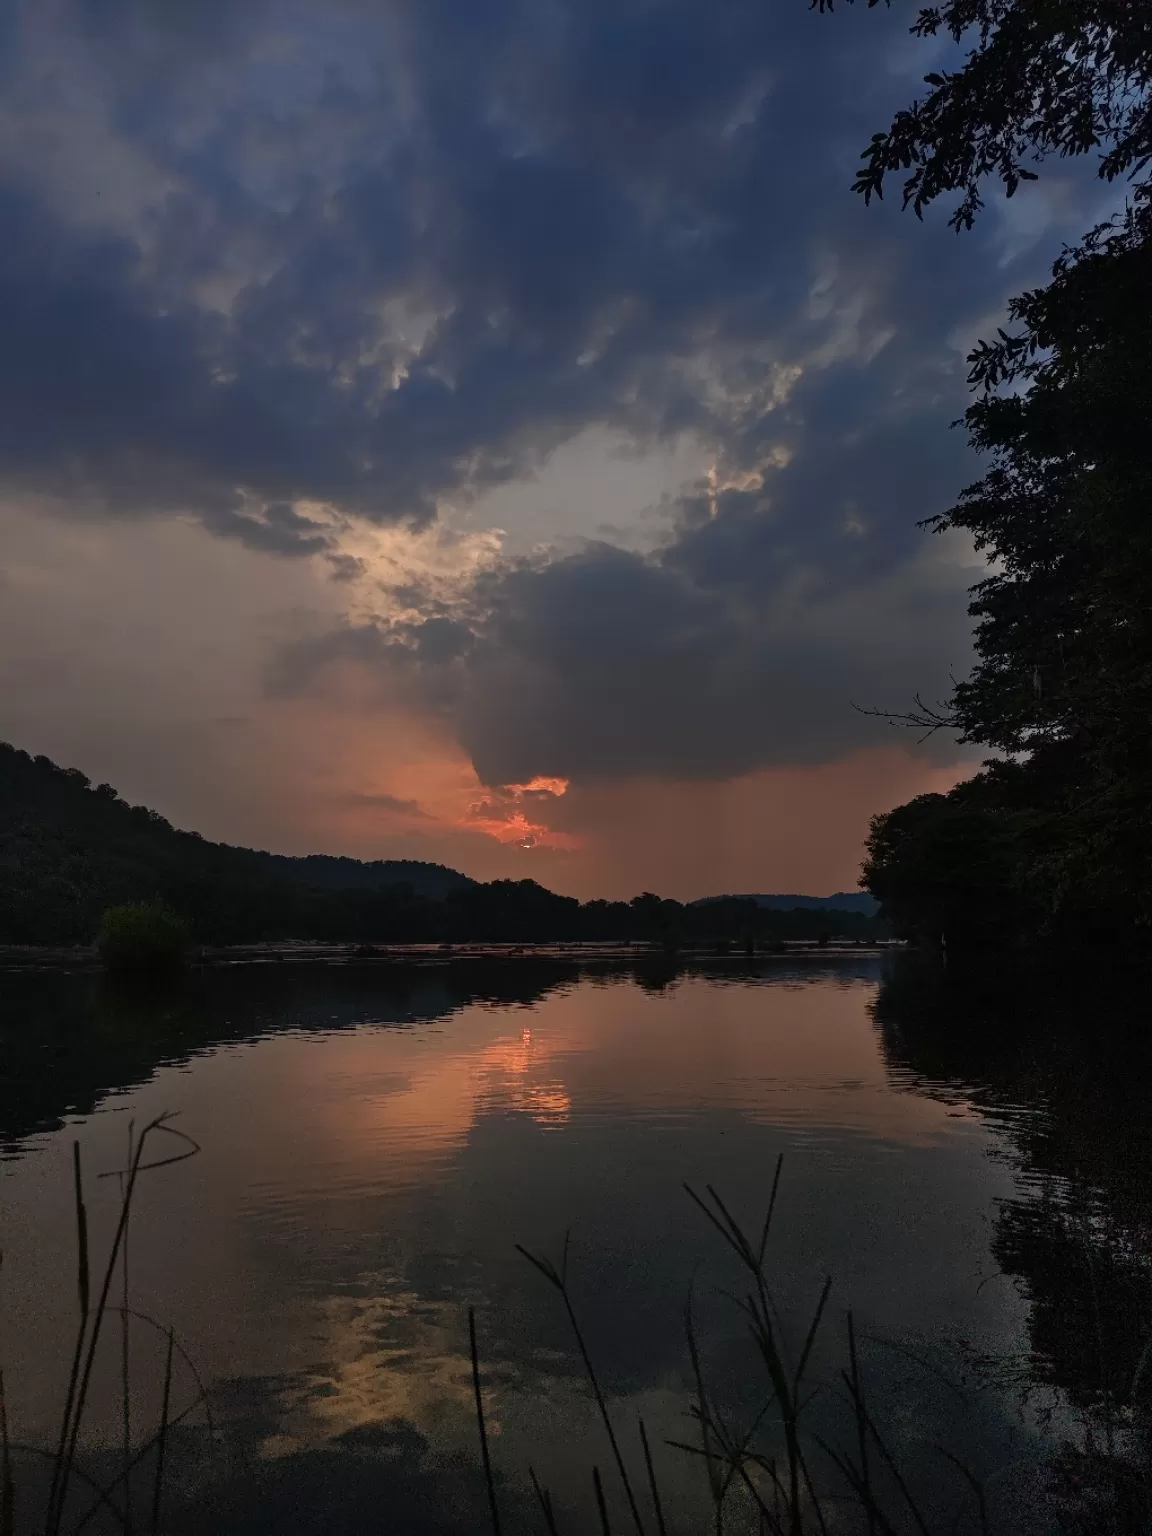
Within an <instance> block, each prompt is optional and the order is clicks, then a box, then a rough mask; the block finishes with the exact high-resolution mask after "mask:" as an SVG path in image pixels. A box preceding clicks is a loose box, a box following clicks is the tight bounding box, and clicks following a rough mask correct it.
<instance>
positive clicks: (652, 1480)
mask: <svg viewBox="0 0 1152 1536" xmlns="http://www.w3.org/2000/svg"><path fill="white" fill-rule="evenodd" d="M640 1444H641V1445H642V1446H643V1447H644V1467H645V1470H646V1471H647V1473H648V1491H649V1493H650V1494H651V1495H652V1508H653V1510H654V1511H655V1514H656V1530H657V1531H658V1533H659V1536H668V1531H667V1527H666V1526H665V1524H664V1506H663V1504H662V1503H661V1500H660V1485H659V1484H658V1483H657V1481H656V1469H655V1467H654V1466H653V1465H652V1447H651V1446H650V1445H649V1444H648V1431H647V1430H646V1429H645V1427H644V1420H643V1418H641V1420H640Z"/></svg>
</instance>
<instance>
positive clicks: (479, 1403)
mask: <svg viewBox="0 0 1152 1536" xmlns="http://www.w3.org/2000/svg"><path fill="white" fill-rule="evenodd" d="M468 1344H469V1348H470V1350H471V1354H472V1391H473V1393H474V1395H475V1398H476V1424H477V1426H478V1428H479V1430H480V1460H481V1461H482V1462H483V1465H484V1485H485V1487H486V1488H487V1490H488V1512H489V1515H490V1516H491V1519H492V1531H493V1536H500V1508H499V1505H498V1504H497V1502H496V1480H495V1478H494V1477H493V1476H492V1458H491V1456H490V1455H489V1454H488V1429H487V1426H486V1425H485V1423H484V1394H483V1392H482V1391H481V1388H480V1351H479V1350H478V1349H477V1347H476V1308H475V1307H469V1308H468Z"/></svg>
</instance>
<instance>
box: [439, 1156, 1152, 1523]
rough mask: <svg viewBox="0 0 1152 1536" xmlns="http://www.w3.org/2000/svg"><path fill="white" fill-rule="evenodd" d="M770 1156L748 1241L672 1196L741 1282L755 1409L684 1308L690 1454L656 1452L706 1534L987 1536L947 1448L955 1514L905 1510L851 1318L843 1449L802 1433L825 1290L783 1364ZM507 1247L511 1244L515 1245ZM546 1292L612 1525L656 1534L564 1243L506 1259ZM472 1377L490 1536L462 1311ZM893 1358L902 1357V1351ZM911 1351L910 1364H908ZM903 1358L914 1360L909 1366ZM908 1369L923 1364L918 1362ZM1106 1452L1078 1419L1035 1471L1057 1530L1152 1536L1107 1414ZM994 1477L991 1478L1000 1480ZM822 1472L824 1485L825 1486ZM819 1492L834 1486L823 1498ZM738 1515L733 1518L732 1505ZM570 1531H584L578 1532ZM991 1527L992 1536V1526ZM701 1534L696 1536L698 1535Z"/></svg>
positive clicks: (717, 1211) (535, 1483) (649, 1495)
mask: <svg viewBox="0 0 1152 1536" xmlns="http://www.w3.org/2000/svg"><path fill="white" fill-rule="evenodd" d="M782 1166H783V1157H782V1155H781V1157H780V1158H778V1159H777V1163H776V1170H775V1175H774V1178H773V1181H772V1190H771V1195H770V1197H769V1201H768V1209H767V1212H766V1215H765V1218H764V1221H763V1223H762V1224H761V1226H760V1229H759V1231H758V1232H757V1233H756V1234H755V1235H754V1236H752V1235H749V1234H748V1233H747V1232H746V1231H745V1229H744V1228H743V1227H742V1226H741V1225H740V1223H739V1222H738V1221H737V1220H736V1219H735V1217H734V1216H733V1215H732V1213H731V1211H730V1210H729V1209H728V1207H727V1206H726V1205H725V1203H724V1201H723V1199H722V1198H721V1196H720V1195H719V1194H718V1193H717V1191H716V1190H715V1189H714V1188H713V1187H712V1186H711V1185H708V1186H706V1187H705V1192H704V1194H700V1193H698V1192H697V1191H696V1190H695V1189H693V1188H692V1187H691V1186H689V1185H687V1184H686V1185H685V1186H684V1188H685V1191H686V1193H687V1195H688V1197H689V1198H690V1199H691V1200H692V1201H693V1203H694V1204H695V1205H696V1207H697V1209H698V1210H699V1211H700V1212H701V1214H702V1215H703V1216H704V1218H705V1219H706V1220H707V1221H708V1222H709V1223H710V1225H711V1226H712V1228H713V1229H714V1230H715V1232H716V1233H717V1234H718V1235H719V1237H720V1239H721V1240H722V1242H723V1244H724V1245H725V1247H726V1248H727V1249H728V1250H729V1251H730V1252H731V1253H732V1254H733V1255H734V1256H735V1257H736V1259H737V1261H738V1263H739V1266H740V1268H741V1270H742V1272H743V1275H744V1279H745V1287H746V1288H745V1290H744V1293H743V1294H742V1295H737V1296H735V1297H733V1298H731V1299H732V1300H733V1301H734V1302H735V1305H736V1306H737V1307H738V1309H739V1310H740V1312H741V1313H742V1314H743V1316H744V1319H745V1321H746V1324H747V1329H748V1337H749V1339H750V1342H751V1344H752V1346H753V1356H754V1359H755V1362H756V1364H757V1366H758V1367H759V1369H760V1370H761V1371H762V1373H763V1392H762V1394H761V1405H760V1407H759V1409H758V1410H757V1411H756V1412H755V1413H754V1414H752V1416H751V1417H750V1418H749V1419H748V1420H747V1422H745V1423H744V1424H742V1425H737V1424H735V1423H733V1422H732V1421H731V1420H730V1418H729V1417H728V1416H727V1415H726V1414H725V1412H724V1411H723V1410H722V1409H721V1407H720V1406H719V1403H718V1401H717V1396H716V1394H715V1393H714V1392H713V1391H712V1390H711V1388H710V1387H709V1385H708V1382H707V1380H706V1376H705V1372H704V1369H703V1366H702V1360H701V1350H700V1346H699V1341H698V1339H697V1333H696V1326H695V1322H694V1318H693V1309H692V1304H691V1300H689V1302H688V1304H687V1306H686V1307H685V1312H684V1330H685V1341H686V1346H687V1352H688V1358H689V1361H690V1363H691V1370H692V1378H693V1385H694V1395H693V1397H692V1400H691V1402H690V1404H689V1415H690V1417H691V1419H692V1421H693V1423H694V1425H695V1430H696V1435H697V1440H696V1443H695V1444H693V1443H689V1442H688V1441H683V1440H668V1441H667V1442H666V1444H667V1445H669V1446H670V1447H672V1448H674V1449H676V1450H678V1451H680V1452H681V1453H683V1454H685V1455H687V1456H689V1457H691V1458H693V1460H694V1461H695V1462H696V1463H697V1464H698V1465H699V1466H700V1467H701V1469H702V1473H703V1476H704V1478H705V1482H706V1487H707V1492H708V1500H707V1502H708V1503H709V1504H710V1506H711V1512H712V1513H711V1525H710V1533H711V1536H724V1533H725V1531H726V1530H734V1529H735V1528H736V1527H738V1528H739V1529H740V1530H741V1531H749V1530H752V1531H755V1532H756V1533H757V1536H832V1533H833V1532H844V1531H852V1532H861V1533H867V1536H903V1533H904V1532H906V1531H908V1532H915V1533H917V1536H944V1533H945V1532H950V1533H951V1532H955V1531H956V1530H957V1529H958V1527H959V1525H960V1522H961V1520H962V1519H964V1518H965V1516H967V1528H968V1529H969V1530H971V1529H973V1528H974V1529H975V1530H977V1531H979V1532H981V1533H983V1536H988V1533H989V1532H990V1531H991V1529H992V1527H991V1524H990V1502H989V1497H988V1490H987V1488H986V1486H985V1485H984V1484H983V1483H982V1482H981V1480H980V1479H979V1478H978V1477H977V1476H976V1475H975V1474H974V1473H973V1472H972V1471H971V1469H970V1468H969V1467H968V1466H966V1465H965V1463H964V1462H963V1461H962V1460H961V1459H960V1458H959V1457H958V1456H957V1455H956V1454H955V1453H954V1452H953V1451H952V1450H950V1449H949V1448H948V1447H947V1446H945V1445H940V1444H933V1445H931V1447H930V1449H931V1451H932V1452H933V1453H934V1455H935V1456H936V1457H937V1458H938V1461H939V1469H940V1474H941V1481H940V1483H938V1485H937V1486H938V1488H940V1487H942V1484H943V1483H944V1482H945V1481H947V1480H948V1479H951V1481H952V1483H953V1485H954V1489H955V1492H956V1495H957V1496H958V1497H957V1498H956V1499H955V1500H954V1508H953V1510H952V1512H951V1515H950V1517H949V1518H948V1519H947V1521H946V1522H945V1523H944V1524H939V1525H935V1526H933V1524H932V1523H931V1519H932V1517H931V1516H930V1514H929V1512H928V1511H927V1510H925V1509H924V1508H923V1507H922V1506H921V1504H920V1503H919V1502H918V1500H917V1497H916V1495H915V1494H914V1492H913V1489H912V1486H911V1483H910V1479H909V1477H908V1476H907V1475H906V1473H905V1470H904V1468H902V1466H901V1465H900V1461H899V1459H898V1457H897V1455H896V1453H895V1452H894V1450H893V1448H892V1445H891V1443H890V1440H889V1438H887V1437H886V1436H885V1435H884V1434H883V1433H882V1432H881V1429H880V1427H879V1426H878V1424H877V1422H876V1417H875V1415H874V1412H873V1409H872V1407H871V1406H870V1404H869V1402H868V1400H867V1396H866V1393H865V1391H864V1387H863V1383H862V1376H861V1370H860V1361H859V1350H858V1338H857V1329H856V1324H855V1320H854V1317H853V1314H852V1312H851V1311H848V1312H847V1313H846V1315H845V1319H844V1340H843V1344H844V1350H843V1355H842V1359H843V1361H844V1364H843V1365H842V1367H841V1369H840V1370H839V1372H838V1376H837V1380H836V1383H835V1385H834V1386H833V1387H832V1391H833V1393H834V1394H835V1395H836V1396H837V1397H838V1398H839V1400H840V1402H841V1403H842V1405H843V1406H844V1407H845V1408H846V1409H847V1414H848V1422H849V1423H850V1425H851V1433H850V1436H849V1438H850V1441H851V1443H850V1445H847V1446H846V1445H842V1444H833V1443H832V1442H831V1441H830V1440H829V1439H828V1438H827V1437H826V1436H824V1435H822V1434H819V1433H817V1432H816V1431H815V1430H809V1429H808V1428H807V1422H806V1420H807V1410H808V1409H809V1407H810V1405H811V1404H812V1402H813V1401H814V1399H815V1398H816V1397H817V1395H818V1394H819V1393H820V1391H821V1390H822V1389H821V1388H820V1387H818V1386H813V1385H811V1383H810V1381H809V1371H810V1367H811V1364H812V1357H813V1351H814V1349H815V1346H816V1343H817V1338H818V1335H820V1333H821V1329H822V1328H824V1330H825V1331H827V1324H826V1321H825V1320H826V1315H827V1308H828V1299H829V1295H830V1293H831V1289H832V1279H831V1277H830V1276H829V1277H827V1278H826V1279H825V1280H824V1282H823V1285H822V1286H821V1288H820V1291H819V1294H818V1296H817V1297H816V1300H815V1304H814V1306H813V1309H812V1312H811V1314H810V1317H809V1320H808V1324H807V1328H806V1330H805V1332H804V1338H803V1343H802V1345H801V1347H800V1350H799V1353H798V1355H797V1356H796V1358H795V1359H794V1360H792V1359H790V1358H789V1350H788V1348H787V1345H786V1342H785V1338H784V1333H785V1330H784V1327H783V1325H782V1319H781V1316H780V1312H779V1310H778V1308H777V1306H776V1303H775V1301H774V1299H773V1296H772V1291H771V1288H770V1284H769V1279H768V1269H767V1252H768V1244H769V1238H770V1234H771V1229H772V1221H773V1216H774V1213H775V1209H776V1201H777V1195H778V1192H779V1187H780V1175H781V1169H782ZM517 1246H518V1247H519V1245H517ZM519 1251H520V1252H521V1253H522V1254H523V1256H524V1257H525V1258H526V1259H527V1260H528V1261H529V1263H530V1264H532V1265H533V1266H534V1267H535V1269H536V1270H537V1271H539V1273H540V1274H541V1275H542V1276H543V1278H544V1279H545V1280H546V1281H547V1283H548V1284H549V1286H551V1288H552V1289H553V1290H554V1291H555V1292H556V1293H557V1295H558V1296H559V1298H560V1301H561V1303H562V1306H563V1308H564V1311H565V1313H566V1316H567V1319H568V1323H569V1327H570V1329H571V1332H572V1336H573V1339H574V1341H575V1344H576V1348H577V1351H578V1353H579V1355H580V1358H581V1361H582V1364H583V1367H584V1372H585V1375H586V1377H587V1379H588V1383H589V1386H590V1388H591V1391H592V1395H593V1398H594V1400H595V1404H596V1408H597V1412H598V1415H599V1418H600V1422H601V1425H602V1427H603V1430H604V1436H605V1441H606V1450H607V1452H608V1454H609V1461H610V1463H611V1467H612V1470H613V1472H614V1476H615V1478H616V1480H617V1481H618V1483H619V1488H620V1491H621V1493H622V1495H623V1503H624V1505H625V1506H626V1510H627V1518H626V1521H625V1524H626V1526H627V1527H628V1529H629V1530H631V1531H633V1532H634V1533H635V1536H668V1526H667V1521H666V1515H665V1508H666V1505H667V1498H666V1496H665V1494H662V1491H661V1488H660V1485H659V1481H658V1478H657V1475H656V1472H655V1470H654V1464H653V1458H652V1452H651V1445H650V1441H649V1437H648V1431H647V1427H646V1425H645V1423H644V1420H643V1418H642V1417H641V1418H638V1420H637V1422H636V1439H637V1442H638V1445H639V1449H640V1451H641V1453H642V1461H643V1468H644V1473H643V1482H641V1480H640V1479H639V1478H637V1477H636V1476H635V1475H634V1471H633V1470H631V1469H630V1467H629V1464H628V1458H627V1457H626V1456H625V1454H624V1450H623V1448H622V1443H621V1442H622V1433H621V1429H620V1426H619V1425H618V1424H617V1423H615V1422H614V1421H613V1418H612V1415H611V1413H610V1411H609V1409H608V1405H607V1401H606V1398H605V1393H604V1388H603V1386H602V1383H601V1379H600V1376H599V1374H598V1372H597V1370H596V1367H595V1365H594V1364H593V1361H592V1357H591V1355H590V1353H589V1348H588V1343H587V1339H586V1337H585V1334H584V1331H583V1328H582V1327H581V1324H580V1321H579V1318H578V1315H577V1313H576V1310H575V1306H574V1304H573V1299H572V1293H571V1289H570V1286H569V1283H568V1243H567V1240H566V1241H565V1245H564V1251H563V1254H562V1256H561V1259H560V1262H559V1264H556V1263H554V1262H553V1261H551V1260H550V1259H548V1258H544V1257H541V1256H540V1255H537V1254H533V1253H530V1252H529V1251H528V1250H527V1249H525V1248H519ZM469 1333H470V1339H471V1345H472V1350H471V1354H472V1374H473V1387H474V1393H475V1400H476V1412H477V1419H478V1425H479V1433H480V1443H481V1449H482V1461H483V1470H484V1476H485V1482H486V1486H487V1492H488V1506H489V1511H490V1517H491V1525H492V1530H493V1532H494V1536H500V1533H501V1522H500V1512H499V1503H498V1498H497V1484H496V1480H495V1477H494V1474H493V1471H492V1465H491V1459H490V1455H489V1450H488V1439H487V1432H486V1425H485V1420H484V1405H483V1392H482V1382H481V1376H480V1365H479V1356H478V1351H477V1347H476V1324H475V1316H474V1314H473V1313H472V1311H471V1310H470V1312H469ZM902 1352H904V1351H902ZM908 1353H910V1352H908ZM1150 1355H1152V1340H1150V1342H1149V1344H1147V1345H1146V1346H1145V1348H1144V1350H1143V1351H1142V1353H1141V1355H1140V1359H1139V1362H1138V1364H1137V1367H1136V1372H1135V1375H1134V1378H1133V1383H1132V1386H1133V1393H1134V1391H1135V1387H1136V1385H1137V1384H1138V1382H1139V1379H1140V1376H1141V1375H1142V1373H1143V1371H1144V1369H1145V1366H1146V1364H1147V1361H1148V1359H1149V1357H1150ZM912 1358H915V1356H912ZM920 1363H921V1364H925V1363H926V1362H923V1361H921V1362H920ZM1107 1428H1108V1433H1107V1443H1106V1446H1105V1447H1104V1448H1103V1450H1102V1449H1101V1448H1100V1447H1099V1446H1098V1444H1097V1443H1096V1439H1095V1435H1094V1432H1093V1429H1092V1427H1091V1424H1090V1423H1089V1422H1088V1421H1087V1419H1086V1420H1085V1435H1084V1446H1083V1448H1082V1449H1078V1448H1076V1447H1074V1446H1073V1445H1071V1444H1070V1443H1068V1444H1065V1446H1064V1447H1063V1448H1062V1450H1061V1452H1060V1454H1059V1455H1058V1456H1056V1457H1055V1458H1054V1459H1053V1460H1052V1461H1051V1463H1050V1464H1049V1465H1048V1466H1047V1468H1046V1469H1045V1470H1046V1473H1047V1474H1048V1475H1049V1479H1050V1482H1049V1486H1050V1489H1051V1490H1052V1492H1053V1494H1054V1501H1055V1500H1056V1499H1063V1513H1064V1517H1065V1519H1066V1522H1067V1523H1066V1526H1065V1528H1066V1529H1067V1530H1068V1531H1070V1532H1072V1531H1074V1532H1077V1533H1088V1536H1105V1533H1108V1536H1149V1533H1152V1477H1150V1476H1149V1475H1148V1469H1147V1467H1146V1466H1145V1465H1143V1462H1142V1461H1141V1460H1140V1459H1139V1456H1138V1455H1137V1456H1135V1457H1134V1456H1133V1454H1132V1452H1131V1450H1123V1449H1122V1448H1121V1447H1120V1445H1119V1443H1118V1442H1117V1441H1116V1439H1115V1436H1114V1433H1113V1429H1112V1417H1111V1415H1109V1416H1107ZM528 1471H529V1477H530V1480H531V1484H532V1488H533V1491H534V1493H535V1496H536V1500H537V1503H538V1505H539V1509H540V1516H541V1524H542V1528H543V1529H544V1530H545V1531H547V1532H548V1533H549V1536H566V1533H563V1532H562V1531H561V1527H560V1524H559V1522H558V1519H557V1515H556V1511H555V1507H554V1504H553V1500H552V1497H551V1495H550V1493H549V1490H548V1489H547V1488H546V1487H545V1486H543V1485H542V1484H541V1483H540V1480H539V1478H538V1477H537V1474H536V1471H535V1469H534V1468H533V1467H529V1469H528ZM1012 1471H1013V1469H1012V1468H1006V1469H1003V1471H1002V1473H1001V1475H1009V1476H1010V1475H1011V1473H1012ZM829 1474H831V1476H829ZM590 1482H591V1484H592V1500H591V1502H592V1504H593V1506H594V1509H595V1528H596V1529H598V1530H599V1531H600V1533H601V1536H612V1531H613V1527H612V1523H611V1518H610V1514H609V1508H608V1501H607V1500H606V1498H605V1494H604V1483H603V1477H602V1474H601V1470H600V1468H599V1467H596V1466H593V1467H592V1468H591V1469H590ZM829 1482H831V1483H832V1484H833V1486H831V1487H830V1486H828V1485H829ZM739 1505H742V1508H740V1507H734V1506H739ZM579 1528H580V1530H587V1529H591V1528H592V1527H590V1526H589V1525H588V1524H587V1523H586V1522H585V1521H581V1522H580V1527H579ZM1001 1529H1003V1528H1002V1527H1001ZM700 1536H705V1533H703V1532H701V1533H700Z"/></svg>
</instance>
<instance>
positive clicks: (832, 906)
mask: <svg viewBox="0 0 1152 1536" xmlns="http://www.w3.org/2000/svg"><path fill="white" fill-rule="evenodd" d="M710 901H754V902H755V903H756V905H757V906H758V907H766V908H767V909H768V910H769V911H770V912H795V911H796V910H797V909H798V908H799V909H800V910H801V911H805V912H827V911H833V912H859V913H861V915H862V916H864V917H875V916H876V913H877V912H879V910H880V903H879V902H878V901H877V900H876V898H875V897H874V896H869V895H868V893H867V891H836V892H835V893H834V894H833V895H831V896H789V895H784V896H757V895H751V894H748V895H739V896H702V897H701V898H700V900H699V901H696V902H693V906H703V905H704V904H705V903H706V902H710Z"/></svg>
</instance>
